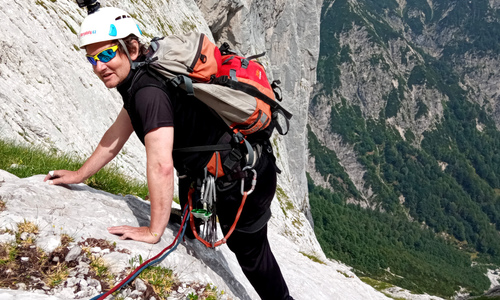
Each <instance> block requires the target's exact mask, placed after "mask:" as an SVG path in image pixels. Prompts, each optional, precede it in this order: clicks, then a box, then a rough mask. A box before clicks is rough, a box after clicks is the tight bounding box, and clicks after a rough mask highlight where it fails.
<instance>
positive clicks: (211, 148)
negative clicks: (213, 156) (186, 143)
mask: <svg viewBox="0 0 500 300" xmlns="http://www.w3.org/2000/svg"><path fill="white" fill-rule="evenodd" d="M232 148H233V147H232V146H231V145H230V144H218V145H205V146H193V147H185V148H177V149H174V150H173V151H174V152H182V153H193V152H211V151H225V150H231V149H232Z"/></svg>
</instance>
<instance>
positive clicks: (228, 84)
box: [134, 32, 292, 178]
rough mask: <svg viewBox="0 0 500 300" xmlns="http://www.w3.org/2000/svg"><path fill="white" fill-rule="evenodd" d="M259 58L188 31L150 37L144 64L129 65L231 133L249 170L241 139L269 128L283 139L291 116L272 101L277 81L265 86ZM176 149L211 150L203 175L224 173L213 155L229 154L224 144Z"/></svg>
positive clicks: (267, 134) (249, 150) (278, 96)
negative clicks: (197, 105) (209, 113)
mask: <svg viewBox="0 0 500 300" xmlns="http://www.w3.org/2000/svg"><path fill="white" fill-rule="evenodd" d="M264 54H265V53H262V54H259V55H255V56H250V57H242V56H238V55H236V54H235V53H234V52H233V51H231V50H230V48H229V45H228V44H227V43H224V44H223V45H222V46H221V47H220V48H219V47H217V46H216V45H215V44H214V43H212V42H211V41H210V40H209V39H208V37H207V36H206V35H205V34H203V33H197V32H191V33H187V34H184V35H171V36H166V37H163V38H154V39H153V40H152V41H151V45H150V51H149V52H148V54H147V57H146V59H145V61H143V62H139V63H134V64H135V66H134V67H146V69H148V70H153V72H154V73H157V74H159V75H160V77H161V78H163V79H165V80H166V81H167V82H169V83H171V84H173V85H174V86H176V87H180V88H182V89H184V90H185V91H186V92H187V93H188V95H191V96H195V97H196V98H197V99H199V100H200V101H202V102H203V103H205V104H206V105H207V106H209V107H210V108H211V109H213V110H214V111H215V112H216V113H217V114H218V115H219V116H220V118H221V119H222V120H223V121H224V122H225V123H226V124H227V126H228V127H229V128H230V130H231V131H232V133H233V136H232V139H233V141H235V142H236V143H239V144H244V145H245V147H246V149H247V153H248V155H249V158H248V159H247V166H249V167H250V163H253V160H254V159H253V158H254V157H253V150H252V146H251V145H250V143H249V142H248V141H247V138H248V137H249V136H255V135H256V134H257V133H258V134H259V138H261V139H262V138H264V139H268V138H269V137H270V136H271V134H272V132H273V130H274V128H276V129H277V131H278V132H279V133H280V134H281V135H285V134H286V133H287V132H288V129H289V120H290V119H291V117H292V114H291V113H289V112H288V111H287V110H285V109H284V108H283V107H282V106H281V105H280V104H279V103H278V102H277V100H278V101H281V90H280V89H279V86H278V84H279V83H280V82H279V81H274V82H272V83H271V84H270V83H269V81H268V79H267V75H266V72H265V70H264V67H263V66H262V65H261V64H260V63H258V62H257V61H256V60H255V59H256V58H258V57H261V56H263V55H264ZM279 115H282V116H283V117H284V120H285V123H286V131H285V130H284V129H283V127H282V126H281V125H280V123H279V122H278V116H279ZM176 150H177V151H184V152H196V151H214V152H215V153H214V155H213V157H212V159H211V160H210V162H209V163H208V165H207V168H208V171H209V172H210V173H211V174H213V175H215V177H216V178H218V177H221V176H223V175H225V172H224V168H222V165H224V162H223V161H221V158H220V154H219V152H218V151H224V150H230V147H229V146H227V144H226V145H212V146H211V145H203V146H200V147H191V148H185V149H176ZM232 163H235V162H232ZM230 164H231V162H229V163H227V162H226V167H227V168H226V170H227V169H230V167H231V166H230Z"/></svg>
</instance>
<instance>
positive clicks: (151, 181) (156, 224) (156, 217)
mask: <svg viewBox="0 0 500 300" xmlns="http://www.w3.org/2000/svg"><path fill="white" fill-rule="evenodd" d="M148 187H149V196H150V198H149V199H150V202H151V224H150V226H149V228H150V230H151V234H153V235H158V236H161V235H162V234H163V232H164V230H165V227H166V226H167V224H168V220H169V218H170V211H171V207H172V198H173V191H174V168H173V166H172V165H166V166H162V165H157V166H149V165H148Z"/></svg>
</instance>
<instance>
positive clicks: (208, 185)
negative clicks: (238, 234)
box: [188, 168, 257, 248]
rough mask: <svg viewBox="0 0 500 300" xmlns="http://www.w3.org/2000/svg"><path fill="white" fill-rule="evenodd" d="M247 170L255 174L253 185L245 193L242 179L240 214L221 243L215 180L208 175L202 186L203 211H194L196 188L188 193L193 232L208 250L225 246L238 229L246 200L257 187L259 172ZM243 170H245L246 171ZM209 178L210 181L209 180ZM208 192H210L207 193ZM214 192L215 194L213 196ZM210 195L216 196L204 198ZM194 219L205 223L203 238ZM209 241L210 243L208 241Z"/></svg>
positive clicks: (243, 179)
mask: <svg viewBox="0 0 500 300" xmlns="http://www.w3.org/2000/svg"><path fill="white" fill-rule="evenodd" d="M245 169H246V170H249V171H252V173H253V178H252V185H251V187H250V189H249V190H248V191H245V178H242V179H241V195H242V196H243V197H242V199H241V204H240V206H239V208H238V212H237V213H236V217H235V219H234V222H233V225H231V228H230V229H229V231H228V232H227V234H226V235H225V236H224V237H223V238H222V239H220V240H219V241H216V240H217V227H216V226H217V224H216V219H215V217H216V214H215V213H214V211H215V199H216V198H215V178H214V177H213V176H212V175H210V174H208V175H207V176H206V178H205V180H204V182H203V185H202V190H201V191H200V195H201V201H202V203H203V207H204V208H203V209H193V194H194V191H195V189H194V187H191V188H190V189H189V192H188V205H189V212H190V215H191V218H190V219H189V224H190V225H191V230H192V231H193V234H194V236H195V237H196V239H197V240H199V241H200V242H201V243H202V244H203V245H205V246H206V247H207V248H216V247H218V246H220V245H222V244H225V243H226V242H227V240H228V239H229V237H230V236H231V234H232V233H233V231H234V230H235V229H236V224H237V223H238V221H239V219H240V216H241V212H242V211H243V206H245V202H246V199H247V197H248V195H250V194H251V193H252V192H253V191H254V190H255V186H256V185H257V172H256V171H255V170H254V169H250V168H245ZM245 169H243V170H245ZM207 178H209V179H207ZM207 191H208V192H207ZM212 191H213V194H212ZM207 194H209V195H210V197H211V196H214V197H213V198H212V199H204V198H203V197H204V196H205V195H207ZM210 206H211V207H212V211H209V210H207V209H205V207H207V208H209V207H210ZM194 218H201V219H202V220H203V221H204V222H205V226H204V231H205V232H204V234H203V237H201V236H200V235H198V232H197V230H196V225H195V221H194ZM206 239H208V241H207V240H206Z"/></svg>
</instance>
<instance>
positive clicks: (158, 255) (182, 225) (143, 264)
mask: <svg viewBox="0 0 500 300" xmlns="http://www.w3.org/2000/svg"><path fill="white" fill-rule="evenodd" d="M187 215H188V214H186V213H185V214H184V218H183V219H182V223H181V228H180V229H179V232H178V233H177V235H176V236H175V239H174V241H173V242H172V244H170V245H169V246H168V247H166V248H165V249H163V250H162V251H161V252H160V253H158V254H157V255H156V256H154V257H152V258H150V259H148V260H146V261H145V262H143V263H142V264H141V265H140V266H138V267H137V268H136V269H135V270H134V271H133V272H132V273H130V274H129V275H128V276H127V277H126V278H125V279H123V280H122V281H121V282H120V283H119V284H117V285H116V286H115V287H114V288H112V289H111V290H109V291H108V292H107V293H106V294H104V295H102V296H101V297H99V299H98V300H101V299H106V297H108V296H109V295H111V294H112V293H114V292H115V291H117V290H118V289H119V288H120V287H121V286H122V285H124V284H125V283H126V282H127V281H128V280H129V279H130V278H131V277H132V276H134V275H135V273H137V271H139V270H140V269H141V268H142V267H144V266H145V265H147V264H148V263H150V262H151V261H153V260H155V259H157V258H158V257H160V256H161V255H163V253H165V251H167V250H168V249H170V248H172V247H173V246H174V245H175V243H176V241H177V239H178V238H179V236H180V234H181V232H182V227H184V223H185V221H186V217H187Z"/></svg>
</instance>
